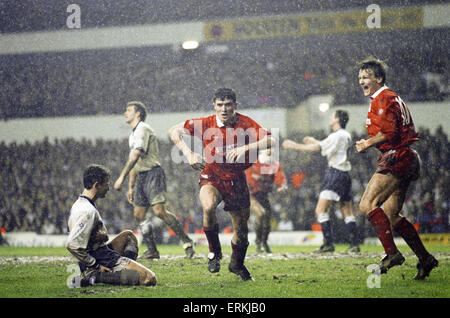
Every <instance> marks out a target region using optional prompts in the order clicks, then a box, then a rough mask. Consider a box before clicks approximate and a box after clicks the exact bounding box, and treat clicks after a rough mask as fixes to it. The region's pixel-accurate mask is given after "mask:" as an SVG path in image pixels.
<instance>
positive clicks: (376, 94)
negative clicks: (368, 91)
mask: <svg viewBox="0 0 450 318" xmlns="http://www.w3.org/2000/svg"><path fill="white" fill-rule="evenodd" d="M388 88H389V87H387V86H386V85H383V86H382V87H380V89H379V90H377V91H376V92H375V93H373V94H372V96H370V98H372V99H374V98H375V97H377V96H378V95H379V94H380V93H381V92H382V91H384V90H385V89H388Z"/></svg>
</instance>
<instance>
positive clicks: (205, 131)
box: [184, 113, 270, 180]
mask: <svg viewBox="0 0 450 318" xmlns="http://www.w3.org/2000/svg"><path fill="white" fill-rule="evenodd" d="M236 116H237V120H236V122H235V124H234V125H233V127H226V126H224V125H223V123H221V122H220V120H219V119H218V118H217V116H216V115H215V114H214V115H211V116H208V117H201V118H194V119H190V120H187V121H186V122H185V123H184V128H186V129H187V130H188V131H189V133H190V135H191V136H194V137H198V138H199V139H200V140H202V142H203V149H204V156H205V159H206V165H205V169H204V170H203V171H202V172H201V173H202V174H206V175H209V174H210V173H213V174H215V175H216V176H217V177H219V178H220V179H223V180H236V179H239V178H241V177H242V175H243V171H244V170H245V169H247V168H248V167H250V166H251V165H252V164H253V163H254V162H256V160H257V158H258V154H257V152H256V151H254V152H248V153H247V154H246V156H245V157H242V158H238V159H237V162H236V163H230V162H226V153H227V151H229V150H231V149H233V148H235V147H240V146H244V145H247V144H250V143H254V142H257V141H259V140H260V139H262V138H264V137H265V136H266V135H270V132H268V131H267V130H265V129H264V128H262V127H261V126H260V125H259V124H258V123H257V122H255V121H254V120H253V119H251V118H250V117H247V116H244V115H242V114H239V113H236Z"/></svg>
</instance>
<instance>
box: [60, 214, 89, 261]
mask: <svg viewBox="0 0 450 318" xmlns="http://www.w3.org/2000/svg"><path fill="white" fill-rule="evenodd" d="M94 223H95V211H86V212H85V213H80V216H79V217H78V218H77V219H76V220H74V221H73V222H72V224H71V229H70V233H69V236H68V238H67V244H66V246H67V249H68V250H69V252H70V253H72V255H73V256H75V257H76V258H77V259H78V260H79V261H81V262H83V263H85V264H86V265H87V266H92V265H94V264H95V258H94V257H92V256H91V255H89V253H88V252H87V246H88V243H89V238H90V236H91V233H92V229H93V227H94Z"/></svg>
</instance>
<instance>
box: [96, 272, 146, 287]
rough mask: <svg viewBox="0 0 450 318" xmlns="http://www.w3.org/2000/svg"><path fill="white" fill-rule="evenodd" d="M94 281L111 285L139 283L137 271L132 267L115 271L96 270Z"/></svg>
mask: <svg viewBox="0 0 450 318" xmlns="http://www.w3.org/2000/svg"><path fill="white" fill-rule="evenodd" d="M95 282H96V283H104V284H111V285H127V286H130V285H131V286H134V285H139V273H138V272H137V271H136V270H134V269H124V270H121V271H117V272H98V273H97V274H96V277H95Z"/></svg>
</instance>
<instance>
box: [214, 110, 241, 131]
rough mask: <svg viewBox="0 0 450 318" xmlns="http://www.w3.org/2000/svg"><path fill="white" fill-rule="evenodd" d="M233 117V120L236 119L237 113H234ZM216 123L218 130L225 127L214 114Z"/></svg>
mask: <svg viewBox="0 0 450 318" xmlns="http://www.w3.org/2000/svg"><path fill="white" fill-rule="evenodd" d="M234 116H235V119H236V117H237V113H234ZM216 123H217V126H219V128H222V127H225V124H224V123H223V122H222V121H221V120H220V119H219V117H218V116H217V114H216Z"/></svg>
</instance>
